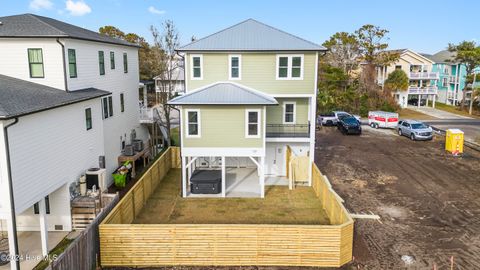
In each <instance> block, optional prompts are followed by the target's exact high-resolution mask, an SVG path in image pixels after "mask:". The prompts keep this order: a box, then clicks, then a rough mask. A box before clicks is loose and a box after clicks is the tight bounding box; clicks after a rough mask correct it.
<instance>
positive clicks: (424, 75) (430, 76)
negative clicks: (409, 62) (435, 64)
mask: <svg viewBox="0 0 480 270" xmlns="http://www.w3.org/2000/svg"><path fill="white" fill-rule="evenodd" d="M409 78H410V79H411V80H438V79H439V78H440V75H439V74H438V72H410V74H409Z"/></svg>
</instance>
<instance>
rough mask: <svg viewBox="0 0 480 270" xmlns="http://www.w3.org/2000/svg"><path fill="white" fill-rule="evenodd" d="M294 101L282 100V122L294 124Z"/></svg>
mask: <svg viewBox="0 0 480 270" xmlns="http://www.w3.org/2000/svg"><path fill="white" fill-rule="evenodd" d="M295 107H296V103H295V102H284V103H283V123H284V124H295Z"/></svg>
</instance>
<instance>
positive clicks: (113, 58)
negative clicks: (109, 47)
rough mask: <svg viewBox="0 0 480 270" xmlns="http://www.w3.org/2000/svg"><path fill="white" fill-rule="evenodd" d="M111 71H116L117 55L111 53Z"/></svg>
mask: <svg viewBox="0 0 480 270" xmlns="http://www.w3.org/2000/svg"><path fill="white" fill-rule="evenodd" d="M110 69H115V53H114V52H110Z"/></svg>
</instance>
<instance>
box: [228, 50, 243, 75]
mask: <svg viewBox="0 0 480 270" xmlns="http://www.w3.org/2000/svg"><path fill="white" fill-rule="evenodd" d="M228 79H229V80H241V79H242V56H241V55H233V54H231V55H229V56H228Z"/></svg>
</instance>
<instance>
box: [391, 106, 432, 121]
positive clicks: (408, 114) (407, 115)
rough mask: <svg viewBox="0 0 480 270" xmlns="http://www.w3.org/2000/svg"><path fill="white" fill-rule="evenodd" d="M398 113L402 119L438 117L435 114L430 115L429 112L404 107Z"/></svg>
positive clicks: (430, 118)
mask: <svg viewBox="0 0 480 270" xmlns="http://www.w3.org/2000/svg"><path fill="white" fill-rule="evenodd" d="M398 115H399V116H400V118H401V119H415V120H432V119H437V118H435V117H433V116H430V115H428V114H424V113H421V112H417V111H414V110H410V109H402V110H400V111H399V112H398Z"/></svg>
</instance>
